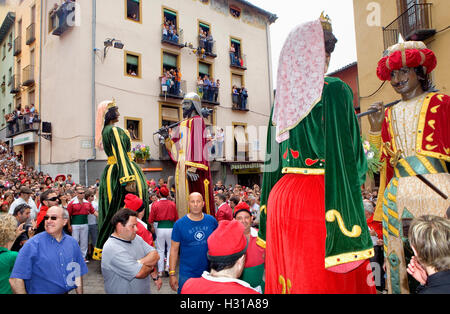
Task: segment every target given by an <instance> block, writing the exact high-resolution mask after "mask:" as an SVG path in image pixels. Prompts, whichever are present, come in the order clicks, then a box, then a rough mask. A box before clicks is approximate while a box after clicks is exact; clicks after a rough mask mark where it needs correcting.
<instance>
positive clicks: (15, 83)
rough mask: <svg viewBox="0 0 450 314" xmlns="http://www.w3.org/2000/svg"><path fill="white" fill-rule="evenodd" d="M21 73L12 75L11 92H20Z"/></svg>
mask: <svg viewBox="0 0 450 314" xmlns="http://www.w3.org/2000/svg"><path fill="white" fill-rule="evenodd" d="M20 79H21V78H20V75H13V76H12V77H11V94H18V93H20Z"/></svg>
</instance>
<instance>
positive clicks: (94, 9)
mask: <svg viewBox="0 0 450 314" xmlns="http://www.w3.org/2000/svg"><path fill="white" fill-rule="evenodd" d="M96 27H97V0H92V83H91V94H92V99H91V109H92V157H91V158H88V159H85V160H84V180H85V181H84V182H85V186H88V183H89V180H88V162H89V161H92V160H95V158H96V156H97V151H96V149H95V42H96V35H97V34H96V31H97V29H96Z"/></svg>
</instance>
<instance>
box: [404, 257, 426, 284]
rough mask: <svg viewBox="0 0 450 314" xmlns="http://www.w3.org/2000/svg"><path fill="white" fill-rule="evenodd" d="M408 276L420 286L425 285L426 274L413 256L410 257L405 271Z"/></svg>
mask: <svg viewBox="0 0 450 314" xmlns="http://www.w3.org/2000/svg"><path fill="white" fill-rule="evenodd" d="M406 271H407V272H408V274H410V275H411V276H413V277H414V279H416V280H417V281H418V282H419V283H420V284H421V285H422V286H424V285H425V284H426V283H427V279H428V274H427V272H426V271H425V269H424V268H423V267H422V265H421V264H420V263H419V261H418V260H417V258H416V257H415V256H413V257H412V259H411V261H410V262H409V264H408V268H407V269H406Z"/></svg>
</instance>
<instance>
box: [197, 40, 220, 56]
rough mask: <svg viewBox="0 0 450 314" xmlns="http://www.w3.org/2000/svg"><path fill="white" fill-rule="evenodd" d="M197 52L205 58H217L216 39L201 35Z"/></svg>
mask: <svg viewBox="0 0 450 314" xmlns="http://www.w3.org/2000/svg"><path fill="white" fill-rule="evenodd" d="M197 54H198V55H199V56H201V58H203V59H204V58H206V57H211V58H217V52H216V41H215V40H212V39H211V40H208V37H204V36H200V35H199V36H198V51H197Z"/></svg>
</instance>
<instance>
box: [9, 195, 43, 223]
mask: <svg viewBox="0 0 450 314" xmlns="http://www.w3.org/2000/svg"><path fill="white" fill-rule="evenodd" d="M21 204H28V206H30V207H31V213H30V217H31V219H36V217H37V216H38V214H39V209H38V208H37V206H36V203H35V202H34V201H33V199H32V198H31V197H30V198H29V199H28V203H27V202H25V200H24V199H23V198H21V197H19V198H18V199H16V200H15V201H14V202H12V204H11V206H10V207H9V212H8V213H9V214H11V215H13V214H14V210H15V209H16V207H17V206H19V205H21Z"/></svg>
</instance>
